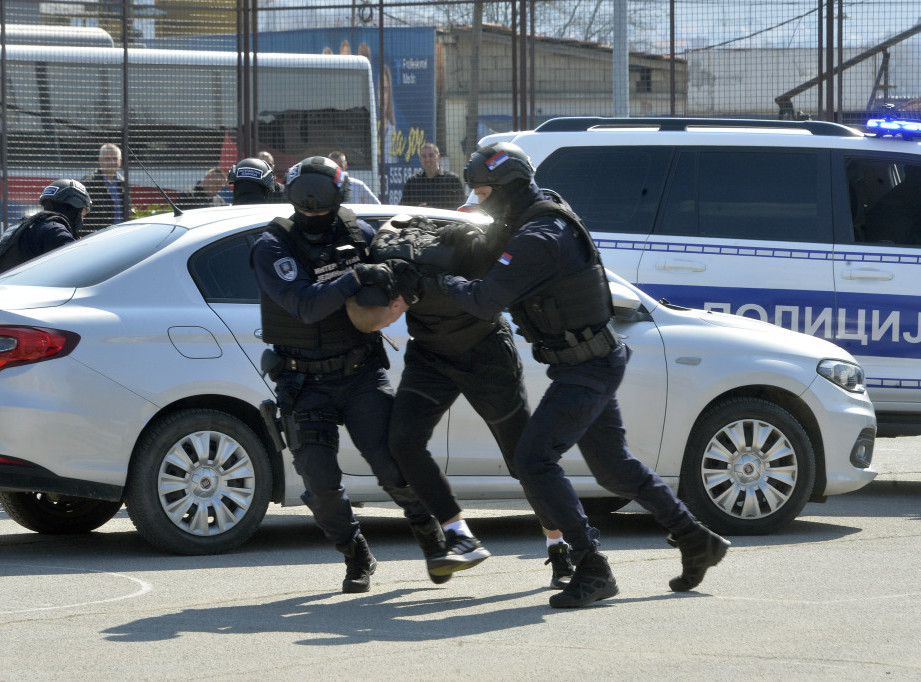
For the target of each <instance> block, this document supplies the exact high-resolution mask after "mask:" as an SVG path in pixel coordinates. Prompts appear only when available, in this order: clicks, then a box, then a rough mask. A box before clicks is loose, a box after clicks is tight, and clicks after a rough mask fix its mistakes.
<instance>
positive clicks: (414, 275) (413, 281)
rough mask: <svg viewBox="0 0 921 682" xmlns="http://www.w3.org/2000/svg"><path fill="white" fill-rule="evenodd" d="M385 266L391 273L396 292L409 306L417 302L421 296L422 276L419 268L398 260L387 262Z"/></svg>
mask: <svg viewBox="0 0 921 682" xmlns="http://www.w3.org/2000/svg"><path fill="white" fill-rule="evenodd" d="M387 265H388V266H389V267H390V269H391V270H392V271H393V281H394V284H395V286H396V292H397V293H398V294H399V295H400V296H402V297H403V300H404V301H406V303H407V304H409V305H412V304H413V303H415V302H416V301H418V300H419V297H420V296H421V294H422V282H421V279H422V275H421V274H420V272H419V268H417V267H416V266H415V265H414V264H413V263H410V262H409V261H405V260H399V259H392V260H388V261H387Z"/></svg>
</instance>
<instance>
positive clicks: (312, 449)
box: [252, 156, 444, 592]
mask: <svg viewBox="0 0 921 682" xmlns="http://www.w3.org/2000/svg"><path fill="white" fill-rule="evenodd" d="M285 192H286V195H287V199H288V201H290V202H291V204H292V205H293V206H294V207H295V209H296V212H295V214H294V215H293V216H291V219H290V220H287V219H283V218H276V219H275V220H274V221H273V222H272V223H270V224H269V226H268V229H267V230H266V231H265V232H264V233H263V234H262V235H261V236H260V238H259V239H258V240H257V242H256V244H255V245H254V247H253V252H252V263H253V268H254V270H255V273H256V279H257V281H258V283H259V288H260V291H261V309H262V333H263V340H265V341H266V342H267V343H270V344H273V345H274V351H275V353H277V356H278V362H277V365H276V366H275V367H274V368H273V369H272V370H271V371H270V376H272V377H273V378H274V379H275V380H276V394H277V398H278V406H279V408H280V410H281V415H282V422H283V424H284V430H285V435H286V436H287V439H288V447H289V449H290V450H291V452H292V453H293V455H294V465H295V469H296V470H297V472H298V473H299V474H300V475H301V477H302V478H303V479H304V486H305V488H306V492H305V493H304V495H303V500H304V502H305V504H306V505H307V506H308V507H310V509H311V511H312V512H313V515H314V518H315V520H316V523H317V525H318V526H319V527H320V528H321V529H322V531H323V533H324V534H325V535H326V537H327V538H328V539H329V540H331V541H332V542H333V543H335V545H336V549H338V550H339V551H340V552H342V553H343V554H344V555H345V563H346V575H345V580H344V581H343V584H342V591H343V592H367V591H368V590H369V589H370V584H371V575H372V574H373V573H374V570H375V568H376V566H377V562H376V560H375V559H374V557H373V556H372V554H371V551H370V549H369V548H368V543H367V542H366V540H365V538H364V536H363V535H362V534H361V529H360V527H359V525H358V521H357V520H356V519H355V516H354V514H353V513H352V508H351V504H350V503H349V498H348V497H347V495H346V493H345V490H344V488H343V486H342V471H341V470H340V468H339V464H338V462H337V452H338V446H339V429H338V425H339V424H343V425H345V427H346V428H347V429H348V431H349V435H350V436H351V437H352V441H353V442H354V443H355V446H356V447H357V448H358V450H359V452H360V453H361V455H362V457H364V458H365V460H367V462H368V464H369V465H370V466H371V470H372V471H373V472H374V475H375V476H377V480H378V482H379V484H380V485H381V486H382V487H383V489H384V490H385V491H386V492H387V493H388V494H389V495H390V496H391V497H392V498H393V500H394V501H395V502H396V503H397V504H398V505H399V506H400V507H401V508H402V509H403V512H404V514H405V515H406V517H407V518H408V519H409V522H410V524H411V527H412V529H413V532H414V534H415V535H416V537H417V539H418V541H419V544H420V546H421V547H422V549H423V552H424V553H425V554H426V555H429V554H432V553H435V552H437V551H438V550H439V548H442V549H443V547H444V535H443V534H442V531H441V528H440V526H439V525H438V523H437V522H436V521H435V519H433V518H432V516H431V515H430V514H429V512H428V511H427V510H426V509H425V506H424V505H423V504H422V503H421V502H420V501H419V498H418V497H417V496H416V494H415V492H414V491H413V490H412V489H411V488H410V487H409V486H408V485H407V484H406V482H405V481H404V479H403V477H402V475H401V473H400V470H399V468H398V467H397V464H396V462H395V461H394V460H393V458H392V457H391V456H390V451H389V449H388V447H387V426H388V424H389V422H390V411H391V407H392V405H393V389H392V387H391V385H390V382H389V380H388V378H387V374H386V372H385V368H386V367H387V356H386V353H385V351H384V348H383V344H382V341H381V335H380V333H378V332H373V333H365V332H361V331H359V330H358V329H357V328H356V327H355V326H354V325H353V324H352V323H351V321H350V319H349V317H348V314H347V313H346V306H345V303H346V300H347V299H349V298H350V297H352V296H354V295H355V294H357V293H359V291H360V290H361V289H362V288H363V287H365V288H368V289H375V288H380V289H383V290H384V291H383V293H384V295H385V296H389V295H390V293H391V286H392V284H391V280H392V275H391V273H390V270H389V269H388V268H387V266H386V265H377V264H369V263H366V262H365V261H366V260H367V255H368V244H369V243H370V242H371V239H372V237H373V236H374V232H373V230H372V229H371V227H370V226H369V225H368V224H367V223H365V222H362V221H359V220H357V219H356V217H355V215H354V213H352V212H351V211H349V210H348V209H345V208H342V207H341V206H340V204H341V203H342V201H343V200H344V198H345V196H346V195H347V193H348V175H347V174H346V173H345V172H344V171H342V169H340V168H339V167H338V166H337V165H336V164H335V163H333V162H332V161H331V160H329V159H326V158H324V157H320V156H313V157H310V158H308V159H305V160H304V161H301V162H300V163H298V164H296V165H295V166H293V167H292V168H291V169H290V170H289V171H288V177H287V182H286V188H285Z"/></svg>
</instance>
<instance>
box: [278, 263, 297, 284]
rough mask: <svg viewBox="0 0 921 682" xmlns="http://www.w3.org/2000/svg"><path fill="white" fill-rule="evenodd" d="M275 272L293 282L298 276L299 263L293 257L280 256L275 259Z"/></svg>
mask: <svg viewBox="0 0 921 682" xmlns="http://www.w3.org/2000/svg"><path fill="white" fill-rule="evenodd" d="M275 272H277V273H278V276H279V277H281V278H282V279H283V280H285V281H286V282H293V281H294V278H295V277H297V263H296V262H295V261H294V259H293V258H279V259H278V260H277V261H275Z"/></svg>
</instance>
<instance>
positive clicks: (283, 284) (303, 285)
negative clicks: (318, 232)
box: [252, 220, 374, 324]
mask: <svg viewBox="0 0 921 682" xmlns="http://www.w3.org/2000/svg"><path fill="white" fill-rule="evenodd" d="M358 226H359V227H360V228H361V231H362V234H363V235H364V238H365V241H366V242H367V243H369V244H370V243H371V239H373V238H374V229H373V228H372V227H371V226H370V225H369V224H368V223H366V222H364V221H363V220H359V221H358ZM294 229H297V228H294ZM332 239H333V235H330V242H331V241H332ZM330 242H327V243H330ZM252 259H253V269H254V270H255V272H256V281H257V282H258V283H259V288H260V289H261V290H262V291H263V292H264V293H265V294H266V295H267V296H268V297H269V298H271V299H272V300H273V301H275V302H276V303H277V304H278V305H280V306H281V307H282V308H284V309H285V310H287V311H288V312H289V313H291V315H293V316H294V317H296V318H298V319H300V320H301V321H302V322H304V323H305V324H313V323H314V322H319V321H320V320H322V319H324V318H326V317H329V316H330V315H332V314H333V313H334V312H335V311H336V310H338V309H339V308H341V307H342V306H344V305H345V301H346V299H348V298H350V297H352V296H354V295H355V294H357V293H358V291H359V289H361V284H359V283H358V279H357V278H356V277H355V275H354V274H353V273H352V271H351V270H349V269H345V268H342V269H341V270H335V271H332V272H330V273H324V274H323V276H322V277H321V279H320V280H319V281H318V279H317V277H315V276H314V274H313V272H312V271H306V272H305V271H304V269H303V268H302V267H301V265H300V264H299V263H298V260H297V259H296V258H294V254H292V253H291V251H290V250H289V249H288V246H287V244H285V243H284V242H283V241H281V240H280V239H279V238H278V237H276V236H275V235H274V234H272V233H271V232H269V231H266V232H263V233H262V235H261V236H260V237H259V239H258V240H257V241H256V244H255V245H254V246H253V256H252ZM330 275H331V276H330Z"/></svg>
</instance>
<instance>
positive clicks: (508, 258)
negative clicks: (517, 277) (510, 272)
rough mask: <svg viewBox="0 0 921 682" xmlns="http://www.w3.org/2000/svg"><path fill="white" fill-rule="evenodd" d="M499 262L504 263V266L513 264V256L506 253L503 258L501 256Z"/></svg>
mask: <svg viewBox="0 0 921 682" xmlns="http://www.w3.org/2000/svg"><path fill="white" fill-rule="evenodd" d="M499 262H500V263H502V265H508V264H509V263H511V262H512V254H510V253H509V252H508V251H506V252H505V253H503V254H502V255H501V256H499Z"/></svg>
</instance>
